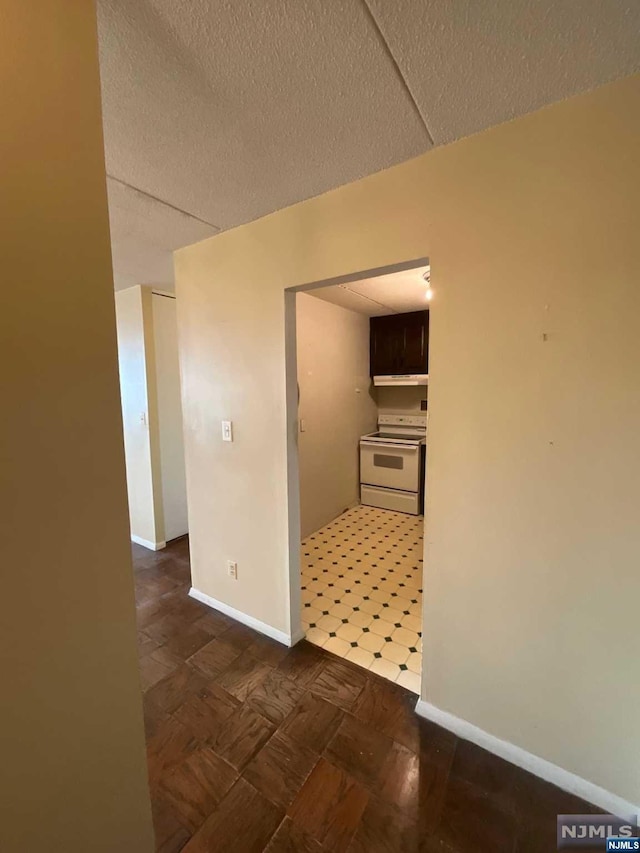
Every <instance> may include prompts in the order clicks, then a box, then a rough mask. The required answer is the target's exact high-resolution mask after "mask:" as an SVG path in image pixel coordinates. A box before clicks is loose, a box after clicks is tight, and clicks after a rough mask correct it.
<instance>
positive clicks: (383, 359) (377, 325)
mask: <svg viewBox="0 0 640 853" xmlns="http://www.w3.org/2000/svg"><path fill="white" fill-rule="evenodd" d="M370 330H371V342H370V348H371V361H370V366H371V375H372V376H389V375H390V374H393V373H427V372H428V354H429V312H428V311H412V312H410V313H407V314H390V315H389V316H387V317H372V318H371V322H370Z"/></svg>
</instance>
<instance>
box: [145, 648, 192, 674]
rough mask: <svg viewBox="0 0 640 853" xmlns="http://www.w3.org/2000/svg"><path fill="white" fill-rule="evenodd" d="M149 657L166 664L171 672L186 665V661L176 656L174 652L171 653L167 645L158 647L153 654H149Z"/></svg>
mask: <svg viewBox="0 0 640 853" xmlns="http://www.w3.org/2000/svg"><path fill="white" fill-rule="evenodd" d="M149 657H150V658H152V659H153V660H155V661H158V663H161V664H164V665H165V666H166V667H169V669H170V670H171V671H173V670H174V669H177V668H178V667H179V666H182V664H183V663H184V659H183V658H181V657H180V656H179V655H175V654H174V653H173V652H171V651H169V648H168V646H167V644H166V643H163V644H161V645H158V647H157V648H155V649H154V650H153V651H152V652H150V653H149Z"/></svg>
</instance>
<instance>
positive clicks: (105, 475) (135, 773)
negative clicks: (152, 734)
mask: <svg viewBox="0 0 640 853" xmlns="http://www.w3.org/2000/svg"><path fill="white" fill-rule="evenodd" d="M0 102H1V105H2V133H1V134H0V172H1V175H2V177H1V181H2V205H3V214H4V215H3V221H2V271H3V276H4V280H5V287H3V292H2V312H1V313H0V351H1V358H0V364H2V374H3V375H2V391H3V408H2V418H0V457H1V458H0V469H1V470H2V476H1V477H0V484H1V485H0V503H1V505H2V513H1V514H0V538H1V541H2V596H1V597H0V607H1V610H2V613H1V616H0V634H1V642H0V669H1V671H2V678H3V694H2V701H0V732H2V760H1V761H0V849H1V850H2V851H3V853H27V851H29V853H31V851H50V853H58V851H65V853H87V852H88V851H91V853H114V851H116V850H119V851H136V853H151V851H152V850H153V849H154V842H153V830H152V824H151V809H150V803H149V791H148V783H147V767H146V760H145V749H144V728H143V722H142V699H141V693H140V679H139V674H138V662H137V655H136V625H135V608H134V595H133V570H132V566H131V548H130V543H129V530H128V528H129V523H128V518H127V499H126V483H125V471H124V454H123V449H122V421H121V415H120V398H119V393H118V366H117V355H116V333H115V312H114V301H113V278H112V274H111V248H110V244H109V220H108V215H107V198H106V180H105V168H104V149H103V143H102V129H101V115H100V85H99V78H98V47H97V44H96V20H95V9H94V4H93V3H87V2H78V3H69V2H68V0H47V2H45V3H25V2H24V0H6V2H3V4H2V51H0Z"/></svg>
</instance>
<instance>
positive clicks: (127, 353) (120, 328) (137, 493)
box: [115, 286, 165, 547]
mask: <svg viewBox="0 0 640 853" xmlns="http://www.w3.org/2000/svg"><path fill="white" fill-rule="evenodd" d="M115 299H116V320H117V332H118V366H119V372H120V395H121V400H122V421H123V427H124V449H125V459H126V471H127V493H128V497H129V524H130V528H131V535H132V536H133V537H135V539H136V541H138V542H140V544H145V543H148V545H149V547H151V545H155V546H160V547H161V546H162V544H163V542H164V539H165V536H164V515H163V506H162V482H161V471H160V451H159V447H158V444H159V428H158V423H157V421H158V418H157V395H156V394H154V393H153V389H154V388H156V386H157V382H156V378H155V347H154V344H155V335H154V328H153V316H152V301H151V300H152V295H151V291H150V289H148V288H143V287H140V286H137V287H129V288H127V289H126V290H119V291H117V292H116V295H115ZM150 344H151V345H150Z"/></svg>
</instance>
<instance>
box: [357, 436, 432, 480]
mask: <svg viewBox="0 0 640 853" xmlns="http://www.w3.org/2000/svg"><path fill="white" fill-rule="evenodd" d="M360 482H361V483H365V484H367V485H369V486H382V487H383V488H386V489H401V490H402V491H403V492H417V491H418V489H419V488H420V445H419V444H391V443H389V444H384V443H382V442H379V441H378V442H367V441H361V442H360Z"/></svg>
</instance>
